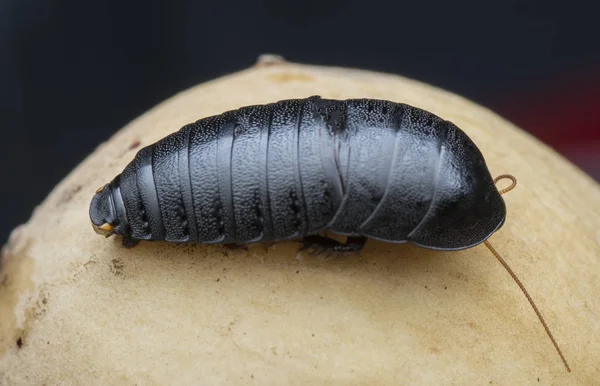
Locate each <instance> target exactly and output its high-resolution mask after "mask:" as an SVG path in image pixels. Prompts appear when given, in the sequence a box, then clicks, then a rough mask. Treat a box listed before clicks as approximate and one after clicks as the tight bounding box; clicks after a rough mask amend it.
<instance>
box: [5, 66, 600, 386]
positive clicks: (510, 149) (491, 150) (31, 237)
mask: <svg viewBox="0 0 600 386" xmlns="http://www.w3.org/2000/svg"><path fill="white" fill-rule="evenodd" d="M310 95H321V96H323V97H330V98H352V97H367V98H381V99H389V100H393V101H397V102H404V103H408V104H411V105H414V106H417V107H421V108H424V109H427V110H430V111H432V112H434V113H436V114H438V115H440V116H442V117H443V118H445V119H448V120H451V121H453V122H454V123H456V124H457V125H458V126H459V127H461V128H462V129H463V130H464V131H465V132H466V133H467V134H468V135H469V136H470V137H471V138H472V139H473V140H474V141H475V143H476V144H477V145H478V146H479V147H480V149H481V150H482V152H483V153H484V154H485V157H486V160H487V162H488V165H489V168H490V170H491V172H492V174H493V175H499V174H503V173H511V174H513V175H515V176H516V177H517V178H518V181H519V184H518V185H517V187H516V189H514V190H512V191H511V192H510V193H508V194H506V195H505V196H504V197H505V200H506V204H507V209H508V218H507V222H506V225H505V226H504V227H503V228H502V229H501V230H500V231H499V232H498V233H496V234H495V235H494V236H492V238H491V242H492V243H493V245H494V246H495V247H496V249H497V250H499V251H500V253H502V254H503V256H504V258H505V259H506V260H507V261H508V263H509V264H510V265H511V266H512V268H513V269H514V270H515V272H516V273H517V274H518V275H519V277H520V278H521V280H522V281H523V283H524V284H525V286H526V287H527V288H528V290H529V291H530V293H531V295H532V297H533V299H534V300H535V301H536V302H537V305H538V307H539V309H540V311H541V313H542V314H543V315H544V316H545V318H546V321H547V323H548V325H549V327H550V329H551V330H552V332H553V333H554V335H555V337H556V339H557V341H558V344H559V345H560V346H561V348H562V350H563V352H564V354H565V357H566V358H567V360H568V361H569V364H570V365H571V367H572V372H571V373H568V372H567V371H566V370H565V367H564V366H563V364H562V363H561V361H560V358H559V357H558V355H557V353H556V351H555V350H554V347H553V346H552V343H551V342H550V340H549V339H548V337H547V336H546V333H545V332H544V330H543V328H542V325H541V324H540V323H539V321H538V319H537V317H536V315H535V314H534V312H533V310H532V309H531V307H530V305H529V303H528V302H527V300H526V298H525V297H524V296H523V294H522V293H521V292H520V290H519V288H518V287H517V286H516V285H515V283H514V282H513V281H512V279H511V278H510V276H509V275H508V274H507V272H506V271H505V270H504V269H503V268H502V266H501V265H500V264H498V262H497V261H496V260H495V259H494V257H493V256H492V255H491V254H490V253H489V251H488V250H487V249H485V247H484V246H479V247H476V248H472V249H469V250H465V251H460V252H435V251H430V250H425V249H420V248H417V247H415V246H412V245H388V244H385V243H383V242H376V241H369V243H368V244H367V246H366V248H365V250H364V251H363V253H362V254H360V255H358V256H352V257H347V258H343V259H337V260H322V259H319V258H310V257H301V258H297V256H296V249H297V248H298V244H296V243H293V242H289V243H284V244H277V245H275V246H273V247H271V248H269V249H267V248H266V247H265V246H262V245H256V246H252V247H250V248H249V250H247V251H246V250H225V249H223V248H221V247H219V246H202V245H196V246H191V245H169V244H168V243H142V244H140V245H139V246H138V247H136V248H134V249H124V248H122V247H121V246H120V243H119V239H118V238H114V237H113V238H109V239H105V238H103V237H100V236H98V235H97V234H96V233H95V232H94V231H93V230H92V227H91V224H90V222H89V218H88V206H89V202H90V199H91V197H92V195H93V194H94V191H95V190H96V188H98V187H99V186H101V185H102V184H104V183H105V182H107V181H109V180H110V179H112V178H113V177H114V176H115V175H116V174H117V173H119V172H120V171H121V170H122V169H123V168H124V167H125V165H126V164H127V163H128V162H129V161H130V160H131V159H132V158H133V156H134V155H135V152H136V151H137V150H138V149H139V146H146V145H148V144H150V143H152V142H154V141H156V140H158V139H160V138H162V137H163V136H165V135H167V134H169V133H172V132H174V131H176V130H178V129H179V128H180V127H181V126H182V125H184V124H186V123H189V122H192V121H195V120H197V119H199V118H202V117H206V116H209V115H214V114H219V113H222V112H224V111H226V110H230V109H234V108H237V107H240V106H243V105H249V104H259V103H268V102H272V101H276V100H279V99H284V98H299V97H307V96H310ZM138 144H139V146H138V147H136V145H138ZM598 229H600V187H599V186H598V184H597V183H596V182H594V181H593V180H592V179H590V178H589V177H587V176H586V175H585V174H584V173H583V172H581V171H580V170H579V169H577V168H576V167H574V166H573V165H572V164H570V163H569V162H567V161H566V160H565V159H564V158H562V157H560V156H559V155H557V154H556V153H555V152H554V151H552V150H551V149H549V148H548V147H546V146H544V145H542V144H541V143H540V142H538V141H537V140H535V139H534V138H532V137H531V136H529V135H528V134H526V133H524V132H523V131H522V130H520V129H519V128H517V127H515V126H513V125H512V124H511V123H509V122H507V121H506V120H504V119H502V118H500V117H498V116H497V115H495V114H493V113H492V112H490V111H489V110H486V109H484V108H482V107H480V106H478V105H476V104H474V103H472V102H470V101H468V100H465V99H463V98H461V97H459V96H457V95H454V94H451V93H448V92H445V91H443V90H439V89H437V88H434V87H431V86H429V85H426V84H423V83H419V82H416V81H414V80H410V79H406V78H404V77H401V76H396V75H391V74H381V73H373V72H368V71H360V70H353V69H344V68H330V67H318V66H310V65H301V64H295V63H287V62H285V61H284V60H283V59H281V58H278V57H274V56H266V57H263V58H262V59H261V60H260V61H259V62H258V63H257V65H255V66H252V67H251V68H248V69H246V70H244V71H240V72H238V73H234V74H231V75H229V76H225V77H222V78H220V79H216V80H214V81H211V82H207V83H205V84H201V85H199V86H197V87H193V88H191V89H189V90H187V91H184V92H182V93H180V94H178V95H176V96H174V97H173V98H170V99H168V100H167V101H165V102H164V103H161V104H160V105H158V106H156V107H155V108H153V109H151V110H150V111H148V112H147V113H145V114H144V115H142V116H140V117H139V118H137V119H136V120H134V121H133V122H131V123H130V124H129V125H127V126H126V127H125V128H123V129H122V130H121V131H119V132H118V133H117V134H116V135H115V136H113V137H112V138H110V139H109V140H108V141H107V142H106V143H104V144H103V145H101V146H100V147H99V148H98V149H97V150H96V151H95V152H94V153H93V154H91V155H90V156H89V157H88V158H87V159H86V160H85V161H84V162H82V163H81V165H79V166H78V167H77V168H76V169H75V170H73V172H72V173H70V174H69V175H68V176H67V177H66V178H65V179H64V180H63V181H62V182H61V183H60V184H59V185H58V186H57V187H56V188H55V189H54V190H53V191H52V192H51V194H50V195H49V196H48V197H47V199H46V200H45V201H44V202H43V203H42V204H41V205H40V206H39V207H37V208H36V210H35V211H34V213H33V215H32V217H31V219H30V220H29V222H28V223H27V224H25V225H23V226H20V227H19V228H17V229H16V230H15V231H14V232H13V234H12V235H11V238H10V241H9V243H8V244H7V245H6V246H5V247H4V250H3V254H2V260H1V265H0V384H2V385H40V384H46V385H55V384H64V385H71V384H73V385H74V384H81V385H83V384H85V385H95V384H103V385H104V384H119V385H120V384H123V385H134V384H137V385H167V384H169V385H173V384H175V385H179V384H181V385H183V384H261V385H266V384H273V385H288V384H289V385H296V384H297V385H301V384H302V385H304V384H312V385H321V384H376V385H403V384H411V385H414V384H420V385H450V384H453V385H454V384H461V385H484V384H485V385H488V384H493V385H528V384H532V385H539V384H545V385H549V384H550V385H592V384H594V383H595V382H597V381H598V379H600V366H599V363H600V361H599V358H600V339H599V337H600V265H599V263H600V233H599V231H598Z"/></svg>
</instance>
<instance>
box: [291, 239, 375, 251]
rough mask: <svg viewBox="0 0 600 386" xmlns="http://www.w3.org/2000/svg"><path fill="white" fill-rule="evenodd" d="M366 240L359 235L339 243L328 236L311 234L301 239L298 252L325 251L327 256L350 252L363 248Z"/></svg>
mask: <svg viewBox="0 0 600 386" xmlns="http://www.w3.org/2000/svg"><path fill="white" fill-rule="evenodd" d="M366 242H367V238H366V237H360V236H359V237H348V238H347V239H346V242H345V243H341V242H339V241H337V240H334V239H330V238H329V237H324V236H319V235H312V236H307V237H305V238H303V239H302V247H301V248H300V249H299V250H298V252H302V251H306V250H308V249H312V250H313V252H312V253H310V255H311V256H316V255H320V254H322V253H327V255H328V256H329V255H331V254H332V253H339V254H350V253H353V252H358V251H360V250H361V249H363V247H364V246H365V243H366Z"/></svg>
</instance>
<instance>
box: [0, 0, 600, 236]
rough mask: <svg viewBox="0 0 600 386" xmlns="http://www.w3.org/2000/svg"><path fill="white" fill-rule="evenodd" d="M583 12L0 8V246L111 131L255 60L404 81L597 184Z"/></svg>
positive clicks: (204, 5)
mask: <svg viewBox="0 0 600 386" xmlns="http://www.w3.org/2000/svg"><path fill="white" fill-rule="evenodd" d="M598 4H599V3H598V2H592V1H585V2H584V1H568V2H563V1H561V2H559V1H548V0H546V1H507V0H504V1H501V2H486V1H481V0H477V1H476V0H471V1H463V2H456V1H441V0H440V1H428V2H427V1H414V0H413V1H389V2H383V1H375V0H371V1H356V0H355V1H315V0H305V1H291V2H285V1H275V0H266V1H239V2H238V1H236V2H232V1H229V2H227V1H220V2H216V1H215V2H201V1H179V2H174V3H167V2H159V1H153V0H149V1H143V2H142V1H129V2H121V1H103V2H86V1H80V0H78V1H68V0H3V1H2V2H0V128H1V130H2V140H1V143H0V161H1V162H0V164H1V165H2V167H1V168H0V203H1V204H0V205H1V209H2V220H1V221H0V243H3V242H4V241H5V239H6V238H7V236H8V233H9V231H10V230H11V229H12V228H13V227H14V226H16V225H18V224H19V223H22V222H25V221H26V220H27V219H28V217H29V216H30V214H31V211H32V210H33V208H34V206H35V205H37V204H38V203H40V202H41V201H42V200H43V199H44V198H45V196H46V195H47V194H48V193H49V191H50V189H52V188H53V187H54V185H55V184H56V183H58V182H59V181H60V180H61V179H62V178H63V177H64V176H65V175H66V174H67V173H68V172H69V171H70V170H71V169H72V168H73V167H75V166H76V165H77V164H78V163H79V162H80V161H81V160H82V159H83V158H84V157H85V156H86V155H88V154H89V153H90V152H92V151H93V150H94V148H95V147H96V146H97V145H99V144H100V143H101V142H102V141H104V140H106V139H108V137H110V136H111V135H112V134H113V133H114V132H115V131H116V130H118V129H120V128H121V127H122V126H123V125H125V124H126V123H128V122H129V121H130V120H132V119H134V118H135V117H136V116H137V115H139V114H141V113H143V112H144V111H146V110H147V109H149V108H151V107H152V106H153V105H155V104H157V103H159V102H160V101H162V100H164V99H165V98H168V97H170V96H171V95H173V94H174V93H176V92H179V91H181V90H183V89H186V88H188V87H191V86H193V85H195V84H197V83H200V82H203V81H206V80H209V79H212V78H215V77H218V76H221V75H224V74H227V73H230V72H233V71H237V70H240V69H243V68H245V67H248V66H250V65H252V64H253V63H254V61H255V59H256V58H257V56H258V55H259V54H261V53H276V54H280V55H283V56H284V57H285V58H286V59H288V60H290V61H297V62H307V63H313V64H324V65H335V66H350V67H359V68H364V69H372V70H377V71H385V72H392V73H397V74H401V75H404V76H408V77H412V78H415V79H418V80H421V81H424V82H428V83H431V84H434V85H436V86H439V87H442V88H445V89H447V90H450V91H452V92H455V93H458V94H461V95H463V96H464V97H467V98H470V99H472V100H474V101H476V102H478V103H480V104H482V105H484V106H486V107H488V108H490V109H492V110H494V111H496V112H498V113H499V114H501V115H503V116H504V117H505V118H507V119H509V120H511V121H513V122H515V123H516V124H518V125H519V126H521V127H523V128H524V129H525V130H528V131H529V132H531V133H532V134H534V135H536V136H537V137H538V138H540V139H541V140H542V141H544V142H546V143H548V144H549V145H551V146H553V147H554V148H555V149H557V150H558V151H559V152H561V153H562V154H564V155H565V156H567V157H568V158H569V159H571V160H572V161H573V162H575V163H577V164H578V165H580V167H582V168H583V169H584V170H586V171H587V172H588V173H590V174H591V175H593V176H594V177H595V178H597V179H600V111H599V110H600V109H599V108H600V28H599V23H598V20H599V19H598V15H599V14H600V6H599V5H598Z"/></svg>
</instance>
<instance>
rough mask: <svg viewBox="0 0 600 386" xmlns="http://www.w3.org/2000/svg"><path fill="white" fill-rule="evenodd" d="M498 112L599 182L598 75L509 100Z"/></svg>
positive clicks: (568, 80)
mask: <svg viewBox="0 0 600 386" xmlns="http://www.w3.org/2000/svg"><path fill="white" fill-rule="evenodd" d="M500 106H501V107H500V109H499V110H498V112H499V113H501V114H502V115H503V116H505V117H506V118H507V119H509V120H511V121H512V122H514V123H515V124H516V125H517V126H519V127H521V128H523V129H524V130H526V131H528V132H529V133H531V134H532V135H534V136H536V137H537V138H538V139H539V140H541V141H542V142H544V143H546V144H548V145H549V146H551V147H552V148H554V149H555V150H556V151H558V152H559V153H561V154H562V155H563V156H565V157H566V158H568V159H569V160H570V161H571V162H573V163H575V164H576V165H578V166H579V167H580V168H581V169H583V170H584V171H585V172H587V173H588V174H590V175H591V176H592V177H593V178H595V179H596V180H597V181H600V71H598V70H596V71H594V72H591V73H585V74H574V75H572V76H570V77H566V78H564V79H560V80H558V81H556V82H554V83H552V84H551V85H549V86H547V87H545V88H544V89H537V90H535V91H533V92H529V93H527V94H526V95H519V96H516V97H515V96H511V98H510V101H505V103H501V104H500Z"/></svg>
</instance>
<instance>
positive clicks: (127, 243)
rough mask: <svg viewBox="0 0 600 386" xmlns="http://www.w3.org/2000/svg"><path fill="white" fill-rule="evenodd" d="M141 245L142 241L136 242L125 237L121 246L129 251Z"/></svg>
mask: <svg viewBox="0 0 600 386" xmlns="http://www.w3.org/2000/svg"><path fill="white" fill-rule="evenodd" d="M139 243H140V240H134V239H132V238H131V237H127V236H123V240H122V241H121V244H122V245H123V246H124V247H125V248H128V249H129V248H133V247H135V246H136V245H138V244H139Z"/></svg>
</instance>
